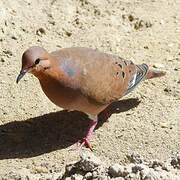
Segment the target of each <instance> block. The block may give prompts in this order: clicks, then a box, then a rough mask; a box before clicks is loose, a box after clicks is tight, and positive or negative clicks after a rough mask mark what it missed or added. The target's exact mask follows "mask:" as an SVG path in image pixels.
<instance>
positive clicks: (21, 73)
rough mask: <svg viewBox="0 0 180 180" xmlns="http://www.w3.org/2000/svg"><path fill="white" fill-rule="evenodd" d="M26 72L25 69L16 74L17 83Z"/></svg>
mask: <svg viewBox="0 0 180 180" xmlns="http://www.w3.org/2000/svg"><path fill="white" fill-rule="evenodd" d="M27 72H28V70H27V69H25V70H23V71H21V72H20V74H19V75H18V77H17V79H16V83H18V82H19V81H20V80H21V79H22V78H23V76H24V75H25V74H26V73H27Z"/></svg>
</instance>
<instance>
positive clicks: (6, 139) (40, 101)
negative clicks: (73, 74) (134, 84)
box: [0, 0, 180, 174]
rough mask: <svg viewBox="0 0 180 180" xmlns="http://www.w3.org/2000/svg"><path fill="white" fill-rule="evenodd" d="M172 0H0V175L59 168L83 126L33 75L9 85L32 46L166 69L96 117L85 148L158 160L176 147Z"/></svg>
mask: <svg viewBox="0 0 180 180" xmlns="http://www.w3.org/2000/svg"><path fill="white" fill-rule="evenodd" d="M179 9H180V2H179V1H178V0H167V1H164V0H151V1H150V0H149V1H146V0H122V1H115V0H112V1H109V0H92V1H90V0H79V1H77V0H61V1H60V0H52V1H50V0H48V1H46V0H17V1H11V0H1V1H0V22H1V27H0V167H1V168H0V174H4V173H6V172H9V171H11V170H18V169H21V168H28V169H30V170H31V171H36V169H37V167H39V166H41V165H43V164H45V165H46V166H45V167H46V169H47V172H48V171H50V169H53V168H54V169H61V167H63V166H65V164H66V163H68V162H71V161H74V160H78V159H79V153H80V152H81V151H84V150H87V148H83V149H82V150H81V151H80V152H71V151H70V150H71V148H73V147H75V146H76V145H77V144H76V143H75V142H76V140H77V139H79V138H82V137H83V136H84V134H85V132H86V131H87V128H88V124H89V122H88V121H87V120H86V119H87V117H86V115H85V114H83V113H80V112H67V111H64V110H62V109H60V108H58V107H56V106H55V105H54V104H52V103H51V102H50V101H49V100H48V99H47V97H46V96H45V95H44V94H43V92H42V90H41V88H40V85H39V83H38V80H37V79H35V78H34V77H33V76H32V75H27V76H26V77H25V78H24V79H23V80H22V81H21V82H20V84H19V85H17V84H16V83H15V80H16V77H17V75H18V73H19V70H20V68H21V56H22V53H23V52H24V50H26V49H27V48H28V47H30V46H32V45H40V46H43V47H44V48H46V49H47V50H48V51H53V50H57V49H60V48H64V47H71V46H84V47H92V48H97V49H99V50H101V51H104V52H108V53H112V54H116V55H119V56H121V57H124V58H126V59H131V60H133V61H134V62H135V63H147V64H148V65H149V66H150V67H154V68H155V69H160V70H163V71H166V72H167V74H166V76H165V77H162V78H159V79H154V80H151V81H146V82H143V83H142V84H141V85H140V86H139V87H138V88H137V89H136V90H135V91H134V92H133V93H131V94H130V95H128V96H126V97H124V98H123V99H122V100H120V101H119V102H116V103H114V104H113V108H112V109H109V113H110V114H111V116H110V118H109V121H108V122H104V121H103V118H104V116H103V115H101V116H100V121H99V124H98V127H97V129H96V130H95V132H94V138H93V140H92V146H93V149H94V153H95V155H96V156H98V157H100V158H101V159H103V160H104V161H105V162H107V163H109V162H117V163H120V164H125V163H128V160H127V158H126V154H127V153H129V152H134V151H135V152H138V153H139V154H141V155H142V156H143V157H146V158H149V159H151V158H156V159H159V160H165V159H167V158H169V157H170V156H172V155H173V154H174V153H176V152H177V151H179V149H180V13H179Z"/></svg>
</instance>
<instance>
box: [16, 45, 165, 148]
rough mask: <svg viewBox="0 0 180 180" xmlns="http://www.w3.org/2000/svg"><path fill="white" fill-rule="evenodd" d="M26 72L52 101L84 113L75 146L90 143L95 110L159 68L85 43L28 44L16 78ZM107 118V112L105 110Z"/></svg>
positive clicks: (153, 74)
mask: <svg viewBox="0 0 180 180" xmlns="http://www.w3.org/2000/svg"><path fill="white" fill-rule="evenodd" d="M26 73H31V74H33V75H34V76H35V77H36V78H38V80H39V82H40V85H41V88H42V90H43V92H44V93H45V95H46V96H47V97H48V98H49V100H50V101H52V102H53V103H54V104H55V105H57V106H59V107H61V108H63V109H66V110H69V111H73V110H77V111H81V112H84V113H86V114H87V115H88V118H87V119H89V120H90V125H89V128H88V131H87V134H86V135H85V137H84V138H83V139H81V140H79V141H78V142H79V143H80V145H79V147H78V148H77V149H80V148H82V147H83V146H85V145H86V146H88V148H89V149H90V150H93V149H92V146H91V144H90V140H91V139H92V134H93V131H94V129H95V127H96V125H97V122H98V114H100V113H101V112H103V111H105V109H106V108H107V107H108V106H109V105H111V103H113V102H115V101H118V100H119V99H120V98H121V97H123V96H125V95H127V94H129V93H130V92H131V91H133V90H134V89H135V88H136V87H137V85H139V84H140V83H141V82H142V81H143V80H147V79H152V78H156V77H161V76H164V75H165V72H163V71H155V70H149V67H148V65H147V64H144V63H143V64H140V65H136V64H134V62H133V61H131V60H125V59H124V58H122V57H120V56H117V55H112V54H108V53H104V52H101V51H99V50H97V49H91V48H86V47H70V48H62V49H60V50H57V51H53V52H51V53H48V51H47V50H46V49H44V48H43V47H39V46H32V47H30V48H28V49H27V50H26V51H24V53H23V55H22V67H21V70H20V74H19V75H18V77H17V79H16V82H17V83H18V82H19V81H20V80H21V79H22V78H23V77H24V75H25V74H26ZM105 114H106V116H107V118H108V114H107V112H105Z"/></svg>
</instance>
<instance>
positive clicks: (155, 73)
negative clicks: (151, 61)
mask: <svg viewBox="0 0 180 180" xmlns="http://www.w3.org/2000/svg"><path fill="white" fill-rule="evenodd" d="M165 74H166V72H163V71H155V70H149V71H148V72H147V74H146V78H145V79H152V78H157V77H161V76H164V75H165Z"/></svg>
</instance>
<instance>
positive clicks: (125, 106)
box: [0, 98, 140, 160]
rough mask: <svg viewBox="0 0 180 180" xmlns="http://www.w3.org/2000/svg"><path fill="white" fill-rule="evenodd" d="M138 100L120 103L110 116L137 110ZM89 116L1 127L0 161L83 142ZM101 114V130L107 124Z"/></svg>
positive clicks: (60, 115) (56, 116)
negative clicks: (135, 108) (134, 108)
mask: <svg viewBox="0 0 180 180" xmlns="http://www.w3.org/2000/svg"><path fill="white" fill-rule="evenodd" d="M139 103H140V101H139V100H138V99H136V98H131V99H127V100H121V101H117V102H114V103H112V104H111V106H110V107H108V108H107V112H108V114H109V116H111V115H112V114H114V113H121V112H124V111H128V110H129V109H131V108H133V107H135V106H137V105H138V104H139ZM87 118H88V116H87V115H86V114H84V113H82V112H78V111H71V112H68V111H66V110H62V111H59V112H53V113H49V114H45V115H42V116H38V117H34V118H30V119H27V120H25V121H14V122H10V123H7V124H4V125H1V126H0V160H2V159H9V158H28V157H34V156H38V155H41V154H44V153H48V152H51V151H54V150H57V149H64V148H67V147H69V146H71V145H72V144H74V143H75V142H76V141H77V140H78V139H82V138H83V137H84V135H85V133H86V132H87V129H88V126H89V121H87ZM104 119H106V118H105V115H104V114H103V113H100V115H99V121H98V125H97V127H96V129H97V128H99V127H100V126H102V125H103V123H104V122H105V120H104Z"/></svg>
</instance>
